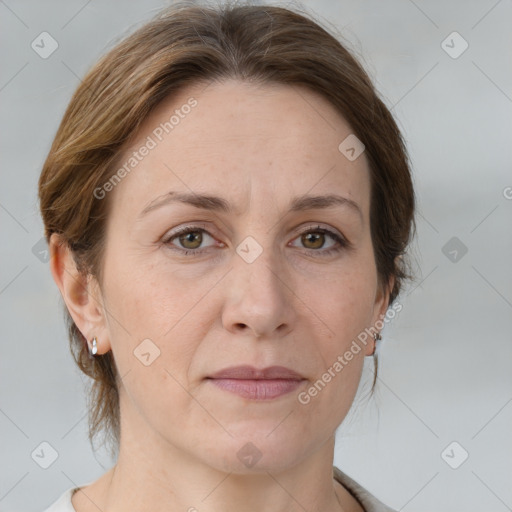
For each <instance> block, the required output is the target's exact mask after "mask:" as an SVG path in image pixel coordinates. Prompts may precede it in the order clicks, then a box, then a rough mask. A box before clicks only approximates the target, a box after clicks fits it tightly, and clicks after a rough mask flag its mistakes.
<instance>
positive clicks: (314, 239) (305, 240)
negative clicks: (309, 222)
mask: <svg viewBox="0 0 512 512" xmlns="http://www.w3.org/2000/svg"><path fill="white" fill-rule="evenodd" d="M329 238H330V239H331V240H333V243H331V244H330V245H329V246H328V247H327V248H326V249H324V250H322V251H320V250H319V249H322V248H323V247H324V246H325V242H326V240H328V239H329ZM296 240H299V241H300V242H301V243H302V244H303V247H305V248H306V249H308V250H310V251H312V252H316V253H320V254H322V255H329V254H332V253H334V252H338V251H341V250H342V249H343V248H345V247H347V246H348V242H347V241H346V240H345V239H344V238H343V237H341V236H340V235H338V233H335V232H334V231H331V230H330V229H326V228H322V227H320V226H316V227H315V228H311V227H309V228H308V229H307V230H305V231H303V232H302V233H301V235H300V236H299V237H298V238H296ZM294 247H296V246H295V245H294Z"/></svg>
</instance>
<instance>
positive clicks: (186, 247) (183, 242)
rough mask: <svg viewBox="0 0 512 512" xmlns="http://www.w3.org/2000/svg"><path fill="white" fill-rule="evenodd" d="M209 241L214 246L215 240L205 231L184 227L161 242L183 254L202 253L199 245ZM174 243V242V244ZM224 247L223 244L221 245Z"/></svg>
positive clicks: (194, 227) (193, 227)
mask: <svg viewBox="0 0 512 512" xmlns="http://www.w3.org/2000/svg"><path fill="white" fill-rule="evenodd" d="M208 239H210V240H211V241H213V242H214V243H213V244H210V246H211V245H215V239H214V238H213V237H212V236H211V235H210V234H209V233H208V232H207V231H206V230H205V229H202V228H199V227H197V226H186V227H183V228H180V229H178V230H176V231H173V232H172V233H170V234H169V235H168V236H166V237H165V238H164V239H163V240H162V242H163V243H164V244H165V245H168V246H170V248H171V249H172V250H176V251H181V252H183V253H184V254H190V253H201V252H203V251H202V250H200V249H202V247H201V245H202V244H203V243H204V242H205V241H208ZM174 241H175V242H174ZM221 245H224V244H221Z"/></svg>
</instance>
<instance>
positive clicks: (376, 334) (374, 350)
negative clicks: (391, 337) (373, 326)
mask: <svg viewBox="0 0 512 512" xmlns="http://www.w3.org/2000/svg"><path fill="white" fill-rule="evenodd" d="M373 339H374V341H375V345H374V347H373V352H372V353H371V354H370V355H372V356H374V355H375V354H376V353H377V348H378V347H377V342H378V341H380V340H381V339H382V336H381V334H380V332H376V333H375V334H374V335H373Z"/></svg>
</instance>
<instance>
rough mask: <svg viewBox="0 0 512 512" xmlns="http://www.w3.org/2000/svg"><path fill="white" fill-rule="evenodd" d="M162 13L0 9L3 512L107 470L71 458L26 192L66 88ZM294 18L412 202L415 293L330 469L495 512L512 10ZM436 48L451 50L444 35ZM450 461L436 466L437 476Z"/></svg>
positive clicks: (449, 507) (78, 438) (70, 405)
mask: <svg viewBox="0 0 512 512" xmlns="http://www.w3.org/2000/svg"><path fill="white" fill-rule="evenodd" d="M282 4H283V5H284V2H283V3H282ZM163 5H165V3H163V2H161V1H145V2H135V1H125V2H122V3H121V2H114V1H113V0H110V1H99V0H93V1H89V2H84V1H74V0H73V1H66V2H64V1H59V2H57V1H45V2H41V1H37V0H32V1H18V2H15V1H14V0H5V1H0V38H1V43H2V44H1V50H0V51H1V69H2V73H1V75H0V113H1V117H0V118H1V139H0V144H1V147H0V154H1V156H2V166H1V173H2V178H1V179H2V187H1V188H0V225H1V227H2V243H1V244H0V247H1V249H0V250H1V256H2V260H1V261H2V265H1V274H0V302H1V305H0V314H1V315H2V317H1V325H2V336H1V341H0V343H1V349H2V357H1V359H0V365H1V386H0V431H1V436H0V446H1V460H2V464H1V465H0V474H1V479H0V510H2V511H4V512H5V511H12V510H18V511H20V510H25V511H37V510H39V511H41V510H43V509H44V508H45V507H46V506H48V505H49V504H50V503H52V502H53V501H55V500H56V499H57V497H58V496H60V494H61V493H62V492H63V491H64V490H65V489H67V488H69V487H71V486H73V485H83V484H85V483H86V482H90V481H93V480H95V479H96V478H98V477H99V476H100V475H102V474H103V473H104V472H105V471H106V470H107V469H109V468H110V467H111V464H112V461H110V460H109V458H108V456H107V455H106V454H105V453H103V452H99V453H93V452H92V451H91V448H90V445H89V444H88V441H87V437H86V426H87V421H86V409H85V399H84V395H83V391H82V390H83V386H84V383H85V380H84V379H85V377H82V376H81V374H80V373H79V371H78V369H75V366H74V363H73V361H72V358H71V355H70V354H69V349H68V342H67V338H66V333H65V329H64V325H63V322H62V313H61V306H60V295H59V292H58V290H57V288H56V286H55V285H54V283H53V281H52V279H51V275H50V272H49V268H48V264H47V263H44V262H42V261H40V259H39V258H38V257H36V255H35V254H34V253H33V247H34V246H36V247H39V246H37V243H38V242H39V241H40V239H41V237H42V223H41V220H40V218H39V214H38V210H37V199H36V197H37V179H38V175H39V172H40V169H41V165H42V163H43V160H44V158H45V156H46V154H47V152H48V150H49V147H50V144H51V141H52V139H53V136H54V134H55V131H56V129H57V126H58V123H59V122H60V119H61V117H62V115H63V113H64V109H65V107H66V105H67V103H68V101H69V99H70V97H71V94H72V93H73V91H74V90H75V88H76V86H77V85H78V83H79V80H80V77H81V76H82V75H83V74H84V73H85V71H86V70H87V69H88V68H89V67H90V66H91V65H92V64H93V63H94V62H95V60H96V59H97V58H98V57H99V56H100V55H101V54H102V53H103V51H104V50H105V48H106V47H107V45H111V44H112V42H113V40H114V39H117V38H118V37H119V36H120V35H122V34H124V33H125V32H126V30H127V29H129V28H130V27H133V26H134V24H137V25H138V24H141V23H142V22H144V21H146V20H147V19H149V18H150V17H151V16H152V15H153V14H154V13H155V10H157V9H158V8H160V7H162V6H163ZM303 5H304V6H305V7H306V8H307V9H308V10H312V11H313V12H314V13H316V14H317V16H318V17H319V18H320V19H321V20H323V21H324V22H326V23H331V24H332V25H333V26H334V28H335V29H336V30H337V31H338V32H339V33H340V34H341V35H342V36H343V37H344V38H345V40H346V41H349V42H350V46H351V48H352V49H353V50H354V51H355V52H356V53H357V54H358V55H359V56H360V58H361V59H362V60H363V64H364V66H365V67H366V69H367V70H368V72H369V73H370V75H371V77H372V78H373V79H374V81H375V83H376V85H377V88H378V89H379V90H380V91H381V93H382V95H383V97H384V98H385V100H386V103H387V104H388V106H389V107H390V108H392V111H393V113H394V114H395V116H396V118H397V119H398V121H399V124H400V126H401V128H402V130H403V132H404V134H405V137H406V140H407V144H408V147H409V150H410V154H411V159H412V163H413V168H414V180H415V184H416V189H417V194H418V200H419V205H418V206H419V210H418V237H417V239H416V241H415V242H414V244H413V246H412V248H411V251H412V254H413V257H414V258H415V261H416V265H417V273H418V278H417V281H416V282H415V283H413V284H412V285H410V286H409V288H408V289H406V290H404V293H403V294H402V297H401V298H400V299H399V301H400V302H401V303H402V304H403V310H402V311H401V313H400V314H399V315H398V317H397V318H395V320H394V321H393V322H392V324H390V325H388V326H386V328H385V330H384V332H383V335H384V342H383V343H384V344H383V345H382V352H381V358H380V361H381V365H380V379H379V382H378V390H377V393H376V395H375V398H373V399H371V400H369V401H368V400H367V399H366V398H365V397H364V396H363V395H364V394H365V393H366V392H367V390H368V386H369V382H368V378H369V377H370V372H369V370H370V366H369V365H368V366H367V368H366V371H365V377H364V379H366V380H364V382H363V384H362V385H361V389H360V391H361V393H360V395H359V398H357V399H356V401H355V403H354V406H353V408H352V410H351V412H350V414H349V417H347V419H346V421H345V422H344V424H343V425H342V427H341V428H340V429H339V434H338V442H337V448H336V456H335V463H336V465H337V466H338V467H340V468H341V469H342V470H343V471H345V472H347V473H348V474H350V475H351V476H352V477H353V478H354V479H356V480H357V481H359V482H360V483H361V484H362V485H363V486H365V487H367V488H368V489H369V490H370V491H371V492H372V493H374V494H375V495H376V496H378V497H379V498H380V499H381V500H382V501H384V502H385V503H387V504H388V505H389V506H392V507H394V508H396V509H397V510H404V511H418V512H423V511H425V512H426V511H431V510H436V511H438V512H443V511H462V510H464V511H466V512H473V511H475V512H476V511H482V510H485V511H487V512H493V511H496V512H501V511H505V510H512V486H511V485H510V484H511V480H510V478H511V475H512V437H511V435H510V432H511V429H510V427H511V425H512V403H511V402H512V372H511V371H510V363H511V360H512V343H511V341H512V340H511V338H512V335H511V332H512V320H511V312H512V309H511V308H512V291H511V290H512V286H511V285H512V272H511V270H510V263H511V261H512V259H511V256H512V237H511V227H512V222H511V221H512V200H511V199H509V198H510V197H512V188H507V187H512V173H511V161H512V155H511V146H512V144H511V138H510V137H511V125H512V116H511V113H512V72H511V66H510V57H511V52H510V50H511V47H512V44H511V43H512V31H511V30H510V23H511V20H512V16H511V15H512V5H511V2H510V0H501V1H495V0H489V1H487V0H482V1H471V2H470V1H463V0H456V1H450V2H446V1H441V0H437V1H430V2H427V1H420V0H416V1H415V2H413V1H412V0H389V1H378V0H368V1H364V2H362V1H355V0H353V1H349V0H325V1H317V2H313V1H305V2H303ZM43 31H47V32H49V33H50V34H51V35H52V37H53V38H55V40H56V41H57V42H58V44H59V47H58V49H57V50H56V51H55V52H54V53H53V54H52V55H51V56H50V57H48V58H47V59H42V58H41V57H40V56H39V55H38V54H37V53H36V52H35V51H34V50H33V49H32V48H31V42H32V41H33V40H34V39H35V38H36V37H37V36H38V35H39V34H40V33H41V32H43ZM453 31H457V32H458V33H459V34H460V35H461V36H462V37H463V38H464V39H465V40H466V41H467V42H468V44H469V47H468V49H467V50H466V51H465V52H464V53H463V54H462V55H460V56H459V57H458V58H452V57H450V56H449V55H448V54H447V53H446V52H445V50H444V49H443V47H442V46H441V44H442V41H443V40H445V39H446V37H447V36H448V35H449V34H451V33H452V32H453ZM448 44H450V45H451V46H453V47H454V48H453V49H452V50H451V51H452V52H453V51H456V50H457V49H460V48H461V46H460V44H461V41H460V40H454V42H453V43H451V42H450V39H448ZM507 196H508V198H507ZM453 237H457V238H458V239H459V240H460V242H456V243H458V244H459V247H462V245H460V244H463V246H464V247H466V248H467V253H466V254H464V255H463V256H462V257H461V255H462V252H460V251H459V252H458V253H457V257H456V261H452V260H453V258H454V256H453V253H452V255H451V256H450V254H449V251H451V250H453V247H455V246H452V245H450V244H453V243H454V242H453V241H452V242H450V243H449V245H448V246H447V247H446V244H447V243H448V242H449V241H450V240H451V239H452V238H453ZM443 248H444V249H443ZM35 252H36V253H37V251H35ZM445 254H446V255H445ZM447 255H448V256H447ZM450 258H451V259H450ZM368 359H370V358H368ZM365 382H366V384H365ZM43 441H46V442H48V443H50V445H51V446H53V447H54V449H55V450H56V451H57V453H58V458H57V460H56V461H55V462H54V463H53V464H52V465H51V466H50V467H49V468H48V469H42V468H41V467H40V466H39V465H38V464H36V462H34V460H33V459H32V457H31V454H32V453H33V451H34V450H35V449H36V448H37V447H38V446H39V445H40V443H41V442H43ZM453 441H456V442H458V443H459V444H460V446H461V447H463V449H464V450H466V451H467V452H468V453H469V457H468V459H467V460H466V461H465V462H464V463H463V464H462V465H460V467H458V469H452V468H451V467H450V466H449V465H448V464H447V463H446V462H445V460H443V458H442V456H441V454H442V452H443V450H444V449H445V448H446V447H447V446H448V445H449V444H450V443H452V442H453ZM461 450H462V448H456V449H455V450H454V451H453V452H451V451H450V450H449V451H448V453H449V455H451V457H450V460H451V461H452V464H453V463H456V462H457V461H460V459H459V457H460V453H462V452H461ZM445 458H446V457H445Z"/></svg>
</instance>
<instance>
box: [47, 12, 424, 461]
mask: <svg viewBox="0 0 512 512" xmlns="http://www.w3.org/2000/svg"><path fill="white" fill-rule="evenodd" d="M225 78H235V79H239V80H246V81H249V80H250V81H255V82H258V83H272V82H274V83H279V84H289V85H298V86H299V85H300V86H305V87H307V88H309V89H310V90H312V91H313V92H316V93H318V94H320V95H321V96H323V97H324V98H326V99H327V100H328V101H329V102H330V103H331V104H332V105H333V107H334V108H336V109H337V110H338V111H339V112H340V113H341V114H342V115H343V116H344V118H345V119H346V121H347V122H348V123H349V125H350V126H351V128H352V130H353V132H354V134H355V135H356V136H357V137H358V138H359V139H360V140H361V141H362V142H363V144H364V145H365V155H366V157H367V159H368V162H369V167H370V175H371V207H370V208H371V211H370V222H371V236H372V242H373V247H374V253H375V261H376V266H377V272H378V276H379V281H380V284H387V283H388V281H389V278H390V277H391V276H395V284H394V286H393V289H392V290H390V294H389V305H391V304H392V303H393V302H394V301H395V299H396V297H397V296H398V294H399V291H400V288H401V285H402V281H403V280H404V279H408V278H411V277H412V276H411V275H410V274H409V272H408V266H409V265H408V262H407V260H406V259H405V258H403V257H402V256H403V255H404V254H405V250H406V247H407V246H408V244H409V242H410V239H411V237H412V235H413V233H414V231H415V223H414V208H415V197H414V190H413V184H412V179H411V173H410V169H409V163H408V156H407V152H406V148H405V144H404V142H403V139H402V137H401V134H400V131H399V129H398V127H397V125H396V123H395V121H394V119H393V117H392V115H391V113H390V111H389V110H388V109H387V108H386V106H385V105H384V103H383V101H381V99H379V97H378V94H377V92H376V91H375V89H374V87H373V85H372V83H371V81H370V78H369V77H368V75H367V74H366V72H365V71H364V69H363V68H362V66H361V65H360V64H359V63H358V62H357V61H356V59H355V58H354V57H353V56H352V55H351V53H349V51H348V50H347V49H346V48H345V47H344V46H343V45H342V44H341V43H340V42H339V41H338V39H337V38H336V37H334V36H333V35H331V34H330V33H329V32H328V31H327V30H326V29H324V28H322V27H321V26H320V24H319V23H318V22H315V21H313V20H312V19H311V16H308V15H303V14H301V13H298V12H293V11H290V10H289V9H285V8H281V7H275V6H259V5H229V4H225V5H223V6H216V7H211V6H198V5H197V3H196V4H194V5H190V4H187V3H183V2H182V3H179V4H177V5H173V6H171V7H169V8H166V9H165V10H163V11H162V12H160V13H159V14H158V15H157V16H156V17H155V18H154V19H153V20H151V21H150V22H149V23H147V24H145V25H144V26H142V27H141V28H139V29H138V30H137V31H135V32H134V33H133V34H132V35H130V36H128V37H127V38H125V39H124V40H122V41H121V42H120V43H119V44H118V45H117V46H115V47H114V48H113V49H112V50H110V51H109V52H108V53H107V54H106V55H105V56H104V57H102V58H101V59H100V60H99V61H98V62H97V63H96V65H95V66H94V67H93V68H92V69H91V70H90V71H89V72H88V73H87V75H86V76H85V78H84V79H83V80H82V83H81V85H80V86H79V87H78V89H77V90H76V92H75V94H74V95H73V97H72V99H71V102H70V104H69V106H68V108H67V110H66V112H65V114H64V117H63V119H62V122H61V124H60V126H59V129H58V131H57V134H56V136H55V139H54V141H53V144H52V146H51V149H50V152H49V154H48V157H47V159H46V161H45V163H44V167H43V169H42V173H41V177H40V180H39V198H40V208H41V213H42V217H43V220H44V225H45V235H46V238H47V240H49V238H50V236H51V234H52V233H58V234H60V235H61V237H62V240H63V241H64V243H66V244H68V246H69V247H70V249H71V251H72V253H73V255H74V258H75V260H76V263H77V267H78V268H79V270H80V271H81V272H83V273H84V275H92V276H95V277H96V278H97V279H98V281H99V282H100V283H101V261H102V249H103V246H104V226H105V219H106V216H107V214H108V211H107V210H108V209H107V207H108V200H107V199H104V200H100V199H98V198H97V197H95V194H94V190H95V189H96V188H97V187H100V186H101V185H102V184H104V183H105V182H106V181H107V180H108V179H109V177H110V176H112V174H113V172H114V169H115V167H114V166H115V164H116V160H117V159H118V158H119V156H120V154H121V152H122V150H123V149H124V147H125V144H126V142H127V141H128V140H130V138H131V137H133V135H134V134H135V133H136V131H137V129H138V128H139V126H140V125H141V123H142V122H143V121H144V120H145V119H146V118H147V116H148V115H149V114H150V113H151V112H152V111H153V109H155V107H156V106H157V105H158V104H159V103H160V102H161V101H162V100H164V99H166V98H168V97H169V96H170V95H172V94H173V93H175V92H176V91H178V90H179V89H182V88H184V87H186V86H187V85H188V84H192V83H197V82H201V81H204V82H208V81H213V80H218V81H221V80H222V79H225ZM340 142H341V141H340ZM65 311H66V316H67V323H68V329H69V339H70V346H71V351H72V354H73V357H74V359H75V361H76V363H77V364H78V366H79V368H80V369H81V370H82V371H83V372H84V373H85V374H87V375H88V376H90V377H92V379H93V381H92V384H91V389H90V392H89V393H88V397H89V404H88V407H89V440H90V441H91V443H92V441H93V438H94V437H95V436H96V435H97V434H98V433H99V432H101V431H103V432H104V434H105V439H106V438H110V440H111V448H112V451H111V453H112V454H115V453H117V451H118V448H119V436H120V418H119V397H118V387H117V386H118V384H119V382H118V379H119V375H118V373H117V369H116V366H115V362H114V359H113V356H112V352H111V351H110V352H108V353H106V354H104V355H101V356H96V357H95V358H93V359H91V358H90V356H89V353H88V348H87V344H86V340H85V338H84V336H83V335H82V334H81V332H80V331H79V330H78V328H77V327H76V325H75V324H74V322H73V320H72V319H71V316H70V315H69V313H68V312H67V310H65ZM376 378H377V361H376V359H375V376H374V381H373V387H372V391H373V388H374V386H375V381H376Z"/></svg>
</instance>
